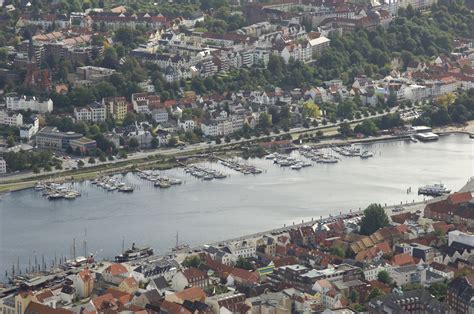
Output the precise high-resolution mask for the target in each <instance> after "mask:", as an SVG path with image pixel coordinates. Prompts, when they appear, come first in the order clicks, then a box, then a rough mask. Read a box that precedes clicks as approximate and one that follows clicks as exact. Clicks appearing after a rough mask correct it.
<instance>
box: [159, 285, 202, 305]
mask: <svg viewBox="0 0 474 314" xmlns="http://www.w3.org/2000/svg"><path fill="white" fill-rule="evenodd" d="M165 300H166V301H168V302H175V303H178V304H183V303H184V301H192V302H194V301H200V302H204V301H205V300H206V293H205V292H204V291H203V290H202V289H201V288H199V287H192V288H188V289H184V290H182V291H178V292H175V293H171V294H167V295H165Z"/></svg>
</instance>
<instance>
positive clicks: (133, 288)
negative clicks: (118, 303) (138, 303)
mask: <svg viewBox="0 0 474 314" xmlns="http://www.w3.org/2000/svg"><path fill="white" fill-rule="evenodd" d="M118 288H119V290H120V291H122V292H127V293H130V294H134V293H135V292H137V291H138V289H139V288H140V287H139V286H138V282H137V281H136V280H135V278H133V277H128V278H126V279H124V280H123V281H122V282H121V283H120V285H119V287H118Z"/></svg>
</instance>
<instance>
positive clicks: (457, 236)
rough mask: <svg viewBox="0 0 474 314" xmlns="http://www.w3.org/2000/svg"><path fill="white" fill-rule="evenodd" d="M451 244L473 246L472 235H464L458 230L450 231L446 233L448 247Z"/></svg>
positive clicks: (473, 238) (473, 239)
mask: <svg viewBox="0 0 474 314" xmlns="http://www.w3.org/2000/svg"><path fill="white" fill-rule="evenodd" d="M453 242H459V243H461V244H464V245H469V246H474V234H471V233H464V232H461V231H459V230H454V231H451V232H449V233H448V245H451V244H452V243H453Z"/></svg>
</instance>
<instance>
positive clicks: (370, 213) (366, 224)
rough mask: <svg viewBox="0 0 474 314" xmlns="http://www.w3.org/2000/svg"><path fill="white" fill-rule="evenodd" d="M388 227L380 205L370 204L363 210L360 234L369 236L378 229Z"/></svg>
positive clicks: (386, 218) (387, 221) (385, 215)
mask: <svg viewBox="0 0 474 314" xmlns="http://www.w3.org/2000/svg"><path fill="white" fill-rule="evenodd" d="M388 225H389V220H388V217H387V214H386V213H385V210H384V209H383V208H382V206H381V205H380V204H370V205H369V206H368V207H367V208H366V209H365V210H364V217H363V218H362V221H361V223H360V233H361V234H363V235H371V234H372V233H374V232H375V231H377V230H379V229H380V228H383V227H386V226H388Z"/></svg>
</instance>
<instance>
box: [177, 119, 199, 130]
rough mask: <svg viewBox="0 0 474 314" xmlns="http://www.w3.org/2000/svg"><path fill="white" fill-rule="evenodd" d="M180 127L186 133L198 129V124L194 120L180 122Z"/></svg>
mask: <svg viewBox="0 0 474 314" xmlns="http://www.w3.org/2000/svg"><path fill="white" fill-rule="evenodd" d="M178 127H179V128H180V129H183V130H185V131H193V130H194V129H195V128H196V123H195V122H194V121H193V120H186V121H184V122H181V121H178Z"/></svg>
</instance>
